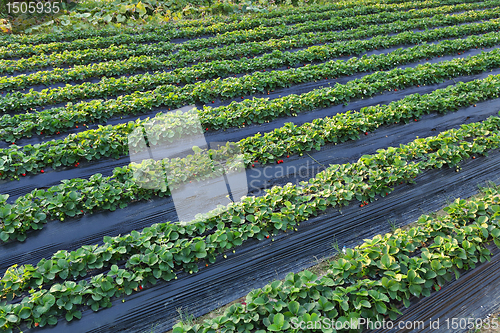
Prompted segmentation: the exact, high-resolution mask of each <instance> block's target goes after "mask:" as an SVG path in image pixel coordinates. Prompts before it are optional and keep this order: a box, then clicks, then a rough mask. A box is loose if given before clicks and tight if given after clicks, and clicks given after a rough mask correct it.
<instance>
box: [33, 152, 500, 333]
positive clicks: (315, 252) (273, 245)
mask: <svg viewBox="0 0 500 333" xmlns="http://www.w3.org/2000/svg"><path fill="white" fill-rule="evenodd" d="M499 167H500V152H498V151H494V152H491V153H490V155H489V156H488V157H478V158H476V159H474V160H472V159H471V160H468V161H466V162H464V163H463V164H462V171H460V172H458V173H457V172H455V169H449V168H443V169H436V170H430V171H428V172H426V173H424V174H422V175H421V176H419V177H417V179H416V181H417V184H414V185H406V184H405V185H401V186H398V187H397V188H396V189H395V191H394V192H392V193H391V194H390V195H389V196H388V197H385V198H383V199H379V200H377V201H375V202H373V203H371V204H369V205H368V206H366V207H364V208H360V207H359V206H358V205H356V204H352V205H349V206H348V207H344V208H343V209H342V211H341V212H339V211H338V210H336V209H329V210H327V211H326V212H325V213H324V214H322V215H320V216H317V217H315V218H312V219H310V220H308V221H306V222H303V223H301V225H300V226H299V231H297V232H292V233H290V232H289V233H282V234H280V235H278V236H275V237H274V242H273V241H271V239H267V240H263V241H260V242H259V241H254V240H250V241H247V242H245V243H244V244H243V246H241V247H239V248H237V249H236V253H235V254H233V253H229V254H228V256H227V259H222V258H219V260H218V261H217V262H216V263H215V264H213V265H210V266H209V267H208V268H202V269H201V270H200V272H199V273H197V274H193V275H189V274H180V275H179V279H178V280H174V281H171V282H159V283H158V284H157V285H155V286H148V287H147V288H145V289H144V290H143V291H141V292H138V293H134V294H133V295H131V296H129V297H127V298H126V302H125V303H122V301H121V299H116V300H115V301H114V302H113V305H114V306H113V307H111V308H109V309H104V310H101V311H99V312H97V313H93V312H92V311H91V310H85V311H84V313H83V317H82V319H81V320H78V321H72V322H70V323H67V322H66V321H64V320H61V322H60V323H59V324H58V325H57V326H55V327H48V328H43V329H37V332H45V331H46V332H50V333H52V332H69V331H71V332H73V333H77V332H95V333H98V332H99V333H100V332H134V333H135V332H144V331H148V332H164V331H166V330H168V329H169V328H171V327H172V325H173V324H174V323H175V321H176V318H177V311H176V310H177V309H179V308H180V307H182V308H183V309H187V310H188V311H189V313H190V314H194V315H195V316H200V315H203V314H205V313H207V312H209V311H211V310H214V309H215V308H217V307H218V306H220V305H222V304H227V303H229V302H231V301H233V300H236V299H238V298H240V297H242V296H244V295H246V294H247V293H248V292H249V291H251V290H252V289H255V288H259V287H262V286H263V285H265V284H266V283H268V282H270V281H271V280H274V279H277V278H283V277H284V276H285V275H286V274H287V273H288V272H291V271H292V272H298V271H300V270H303V269H306V268H308V267H310V266H312V265H314V264H315V263H316V261H315V259H314V258H318V259H319V258H322V257H326V256H330V255H332V254H333V253H334V250H333V248H332V243H333V241H334V239H335V240H336V241H337V242H338V244H339V246H341V247H342V246H344V245H345V246H347V247H352V246H355V245H356V244H359V243H361V242H362V240H363V239H366V238H371V237H373V236H374V235H376V234H382V233H386V232H390V230H391V224H396V225H404V224H407V223H410V222H413V221H415V220H416V219H417V218H418V217H419V216H420V215H421V214H422V213H427V212H431V211H436V210H438V209H440V208H442V207H443V206H444V205H446V203H447V202H448V200H452V199H454V198H456V197H469V196H471V195H474V194H476V193H477V185H478V184H481V185H484V184H485V182H486V181H489V180H492V181H495V182H496V183H497V184H500V178H499V177H498V176H499V175H498V168H499ZM389 221H390V223H389Z"/></svg>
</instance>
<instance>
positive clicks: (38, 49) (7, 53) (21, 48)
mask: <svg viewBox="0 0 500 333" xmlns="http://www.w3.org/2000/svg"><path fill="white" fill-rule="evenodd" d="M469 2H473V0H469ZM462 3H463V1H462V2H460V1H457V0H448V1H445V2H443V1H437V0H429V1H425V2H424V3H415V2H414V1H410V2H404V3H401V4H388V5H384V4H382V5H368V6H359V7H355V8H349V9H344V10H340V11H339V10H336V9H332V10H331V11H325V12H321V13H313V14H307V15H295V16H293V15H292V16H286V17H277V18H273V19H270V20H269V19H268V20H265V19H262V18H258V19H253V20H248V21H244V22H245V24H246V25H247V26H246V27H245V28H239V29H236V30H237V31H236V32H233V33H237V34H239V33H240V32H239V31H240V30H243V29H245V30H246V29H252V28H257V27H272V26H275V25H281V24H290V23H298V22H301V23H303V22H308V21H316V20H324V19H329V20H331V19H333V18H334V17H335V18H337V20H340V21H341V20H343V18H344V17H351V16H358V15H366V14H374V13H382V12H393V11H395V12H397V11H401V10H403V11H404V10H408V9H413V8H422V6H425V8H432V7H441V6H443V5H451V4H462ZM239 25H241V23H239ZM170 33H171V32H170V31H166V30H161V31H158V32H150V33H145V34H138V35H127V34H120V35H116V36H113V37H105V38H99V37H97V38H89V39H83V40H77V41H73V42H70V43H64V42H60V43H50V44H39V45H11V46H8V47H3V48H0V59H9V58H19V57H27V56H33V55H47V54H49V53H52V52H62V51H81V50H88V49H96V48H107V47H110V46H113V45H115V46H116V45H120V46H122V49H123V50H128V51H129V53H128V54H129V55H140V54H141V53H138V52H137V51H136V50H135V49H136V45H135V43H142V42H168V41H169V40H170V39H171V35H170ZM226 43H227V41H226V34H222V35H219V36H217V37H216V39H214V40H212V41H209V42H207V40H206V39H197V40H192V41H190V42H189V43H188V45H189V46H187V47H184V46H183V45H184V43H183V44H179V45H180V49H188V50H195V49H199V48H203V47H213V46H220V45H221V44H226ZM131 45H134V47H131ZM175 45H176V43H167V45H166V46H167V48H166V49H165V48H159V49H156V50H155V49H154V48H152V49H151V48H146V50H150V51H149V52H148V51H146V52H147V53H142V54H152V53H158V54H160V53H161V52H165V51H171V50H173V49H177V48H176V47H175ZM162 49H163V50H164V51H161V50H162ZM71 54H72V55H73V54H75V53H71ZM76 54H78V52H76ZM58 56H59V57H60V56H61V55H58ZM122 57H127V53H124V54H123V55H122ZM91 59H93V60H97V59H96V58H95V57H93V58H91ZM108 59H110V58H108Z"/></svg>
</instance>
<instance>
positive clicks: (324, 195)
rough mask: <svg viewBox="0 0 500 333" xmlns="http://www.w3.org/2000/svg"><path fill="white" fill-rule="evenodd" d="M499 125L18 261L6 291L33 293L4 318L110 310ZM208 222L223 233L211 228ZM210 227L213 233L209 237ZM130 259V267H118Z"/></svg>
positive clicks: (438, 161)
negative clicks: (196, 214) (188, 219)
mask: <svg viewBox="0 0 500 333" xmlns="http://www.w3.org/2000/svg"><path fill="white" fill-rule="evenodd" d="M499 129H500V118H498V117H491V118H489V119H487V120H485V121H484V122H481V123H473V124H468V125H463V126H461V127H460V128H459V129H454V130H450V131H446V132H443V133H441V134H440V135H438V136H437V137H429V138H425V139H417V140H415V141H413V142H411V143H409V144H408V145H401V146H400V147H399V148H389V149H387V150H379V152H378V153H377V154H375V155H364V156H363V157H362V158H361V159H360V160H359V161H358V162H356V163H353V164H344V165H332V166H330V167H329V168H327V169H326V170H325V171H323V172H321V173H319V174H318V175H317V176H316V177H315V178H313V179H311V180H310V181H309V183H305V182H303V183H301V186H300V187H299V186H294V185H291V184H288V185H286V186H284V187H274V188H273V189H271V190H270V191H268V192H267V193H266V195H265V196H262V197H247V198H243V199H242V201H241V202H240V203H233V204H230V205H229V206H228V207H227V208H226V209H222V208H221V209H219V212H218V214H216V215H214V216H212V217H210V218H208V219H203V218H200V219H199V220H195V221H193V223H191V224H188V225H187V226H184V225H181V224H162V225H154V226H153V227H151V228H146V229H145V231H146V235H141V234H140V233H138V232H135V231H134V232H132V233H131V234H130V235H127V236H119V237H115V238H111V237H107V238H106V239H105V244H104V245H102V246H86V247H82V248H80V249H79V250H77V251H73V252H71V253H68V252H67V251H59V252H57V253H56V254H54V256H53V258H52V259H49V260H46V259H42V260H41V261H40V262H39V263H38V265H37V266H36V267H33V266H32V265H24V266H21V267H19V268H17V267H15V266H14V267H12V269H9V271H8V272H6V274H5V275H4V278H3V279H2V280H1V283H2V294H3V295H4V297H7V300H11V299H13V298H14V297H16V296H19V295H20V294H22V293H23V291H26V290H27V291H29V296H26V297H24V298H23V300H22V301H21V302H19V303H15V304H4V305H2V306H1V307H0V309H1V310H0V313H1V314H0V316H3V317H4V318H5V319H4V322H5V323H4V325H8V326H7V328H8V327H12V325H13V324H14V323H18V322H20V321H21V320H23V321H25V322H26V323H27V324H28V325H31V324H33V323H34V322H37V323H40V326H44V325H45V324H46V323H49V324H52V325H53V324H55V323H57V317H58V316H62V315H65V316H66V319H67V320H71V319H73V317H75V315H76V317H77V318H78V317H79V315H80V314H79V310H78V308H79V306H80V305H83V304H86V305H87V306H89V307H91V308H92V309H93V310H94V311H97V310H99V309H100V308H103V307H109V306H111V298H112V297H118V296H120V295H124V294H127V295H128V294H130V293H132V292H133V290H134V289H136V288H138V287H139V289H142V288H143V286H144V285H145V284H146V283H156V282H157V280H158V279H160V278H161V279H163V280H166V281H169V280H172V279H175V276H176V275H175V271H176V270H177V269H184V270H186V271H188V272H190V273H194V272H196V271H197V270H198V264H197V262H198V261H199V260H200V259H203V260H205V261H206V262H211V263H212V262H214V261H215V260H216V256H217V254H218V253H223V252H224V251H227V250H230V249H232V248H233V247H235V246H239V245H241V244H242V242H243V241H244V240H246V239H249V238H257V239H263V238H265V237H266V235H269V234H274V233H277V232H280V231H284V230H294V229H295V226H296V224H297V223H299V222H301V221H304V220H306V219H308V218H309V217H310V216H313V215H316V214H317V213H318V211H319V210H325V209H326V208H327V207H328V206H333V207H335V206H341V205H346V204H349V202H350V201H352V200H353V199H354V198H356V199H358V200H361V201H366V200H368V201H372V200H374V198H375V196H376V195H378V194H382V195H383V194H385V193H386V192H387V191H390V186H393V185H395V184H398V183H401V182H403V181H410V182H411V181H412V180H413V178H414V177H416V176H417V175H418V174H420V173H422V172H424V171H425V170H427V169H430V168H440V167H442V166H443V165H452V166H454V165H457V164H458V163H459V162H460V161H461V160H463V159H465V158H469V157H470V156H471V155H472V154H484V153H486V152H487V151H489V150H491V149H498V148H499V147H500V135H499V133H500V132H499ZM430 151H432V152H430ZM416 160H418V161H416ZM162 226H163V227H162ZM209 226H211V227H212V228H217V230H210V229H209ZM159 229H163V230H162V232H159ZM188 230H190V231H191V234H192V235H194V234H197V233H198V235H200V234H201V235H203V236H194V237H192V238H190V239H185V238H181V237H182V236H181V232H182V231H183V232H184V233H187V231H188ZM207 231H210V233H208V234H205V235H204V233H206V232H207ZM141 236H144V237H145V238H146V240H145V239H142V238H141ZM486 254H487V253H486ZM123 261H126V264H125V268H119V266H118V264H121V263H122V262H123ZM207 265H208V263H207ZM105 268H107V269H109V268H111V269H110V270H109V272H108V273H107V274H105V273H100V274H97V275H94V276H92V277H91V278H90V281H88V280H80V281H79V282H78V284H77V283H76V282H73V281H64V280H65V278H64V277H69V276H70V275H73V277H77V276H80V277H83V276H86V275H88V274H89V273H91V272H92V270H95V269H97V270H100V269H105ZM61 276H62V277H61ZM60 279H62V280H63V281H61V280H60ZM53 282H56V283H54V284H52V285H51V286H50V288H48V289H43V288H42V289H41V290H38V291H36V290H35V288H38V287H39V286H44V285H46V284H47V283H53ZM59 282H61V283H59ZM26 308H27V309H26ZM21 313H22V315H21ZM8 316H13V317H11V318H12V319H13V320H11V321H10V320H8V319H7V317H8Z"/></svg>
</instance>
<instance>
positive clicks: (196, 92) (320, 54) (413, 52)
mask: <svg viewBox="0 0 500 333" xmlns="http://www.w3.org/2000/svg"><path fill="white" fill-rule="evenodd" d="M499 28H500V21H494V22H489V23H484V24H482V25H481V26H475V25H471V26H468V25H467V26H463V27H460V28H455V29H454V28H442V29H436V30H431V31H428V32H422V33H414V32H406V33H401V34H398V35H396V36H392V37H387V36H380V37H374V38H372V39H370V40H367V41H351V42H339V43H334V44H331V45H325V46H313V47H311V48H309V49H306V50H303V51H298V52H293V53H290V52H280V51H275V52H273V53H271V54H268V55H265V56H263V57H260V58H257V59H250V60H235V61H227V62H219V63H210V64H201V65H197V66H193V67H191V68H189V69H187V70H176V71H174V72H169V73H161V74H160V73H158V74H154V75H150V74H145V75H141V76H135V77H132V78H126V77H124V78H120V79H114V78H110V79H103V80H102V81H100V82H99V83H84V84H81V85H75V86H71V85H67V86H66V87H61V88H55V89H45V90H43V91H41V92H38V91H33V90H31V91H30V92H29V93H21V92H15V93H12V94H7V95H6V96H5V97H4V98H3V99H2V100H0V110H4V111H6V112H13V111H20V110H26V109H31V108H33V107H36V106H43V105H49V104H56V103H61V102H66V101H74V100H78V99H84V98H99V97H108V96H116V95H119V94H123V93H130V92H134V93H133V94H132V95H121V96H120V98H122V99H124V100H128V101H129V102H128V104H129V105H134V104H135V103H136V101H134V97H135V96H134V95H135V94H137V91H139V90H146V89H148V88H153V87H156V89H155V90H153V91H152V94H154V95H160V96H161V95H164V94H162V93H161V91H166V92H168V94H171V93H174V94H175V95H176V99H175V103H176V104H171V102H169V101H168V99H166V100H165V99H164V98H162V97H163V96H161V97H160V96H159V98H157V99H153V103H154V104H155V105H157V106H165V107H173V106H174V105H179V104H180V105H182V104H193V103H199V102H205V103H206V102H208V101H210V100H212V99H216V98H219V99H230V98H234V97H238V96H245V95H248V94H252V93H254V92H259V93H262V92H265V91H269V90H274V89H276V88H284V87H290V86H291V85H293V84H299V83H304V82H312V81H317V80H322V79H325V78H327V77H337V76H342V75H352V74H354V73H360V72H361V73H362V72H371V71H377V70H386V69H391V68H394V67H395V66H397V65H403V64H408V63H411V62H414V61H417V60H421V59H426V58H430V57H436V56H444V55H447V54H456V53H457V52H458V53H460V52H463V51H465V50H469V49H472V48H476V47H491V46H494V45H497V44H499V37H500V33H498V32H496V30H497V29H499ZM457 30H460V31H457ZM484 30H487V31H488V30H494V32H491V33H487V34H485V35H480V36H470V37H468V38H466V39H456V40H445V41H442V42H440V43H438V44H435V45H428V44H424V45H417V46H415V47H412V48H408V49H400V50H397V51H395V52H391V53H388V54H384V55H373V56H370V57H363V58H361V59H357V58H352V59H351V60H348V61H333V60H331V61H329V62H326V63H324V64H318V65H313V66H308V67H302V68H298V69H291V70H284V71H271V72H270V71H268V72H266V73H263V74H261V73H258V74H251V75H245V76H243V77H240V78H227V79H225V80H223V81H219V80H218V79H215V80H213V81H208V80H207V81H205V82H199V81H198V82H197V80H199V79H203V78H206V77H213V76H217V73H218V75H220V76H224V75H226V76H227V75H230V74H232V73H241V72H243V73H244V72H250V71H257V70H262V71H264V72H265V71H266V68H270V67H271V68H279V67H282V66H287V65H288V66H289V67H290V65H292V66H293V65H294V64H297V63H301V62H306V61H307V62H312V61H322V60H328V59H332V58H336V57H338V56H339V55H341V54H346V53H351V54H361V53H364V52H366V51H367V50H373V49H377V48H379V47H390V46H394V45H401V44H403V45H404V44H407V43H410V42H411V43H416V44H418V43H420V42H426V41H434V40H439V39H441V38H446V37H450V36H454V35H456V34H457V33H458V34H463V33H464V32H468V33H470V32H483V31H484ZM286 78H288V79H286ZM185 82H195V83H194V84H193V83H187V84H186V85H185V86H184V87H182V88H177V87H173V85H175V84H179V83H185ZM169 85H170V87H169ZM208 87H210V89H208ZM207 90H211V91H212V92H211V95H210V96H207V95H206V94H205V92H206V91H207ZM145 94H148V92H146V93H145ZM150 94H151V93H150ZM190 95H191V96H190ZM142 96H144V97H145V98H151V96H147V95H142ZM139 98H140V97H139ZM131 99H132V100H131ZM162 100H163V101H162ZM114 103H115V102H114V101H105V102H103V101H100V100H96V101H89V102H82V103H80V104H76V105H75V106H73V104H70V105H69V107H61V108H54V109H51V110H47V111H41V112H35V113H28V114H18V115H14V116H10V115H4V116H3V117H2V118H1V119H0V128H1V129H5V131H6V132H0V137H2V136H5V135H6V134H8V132H7V130H8V129H11V133H14V132H18V130H19V129H21V128H22V131H23V134H22V135H23V136H31V135H32V134H33V133H34V131H35V130H36V129H38V132H45V133H46V134H54V133H56V132H59V131H64V130H66V129H68V125H64V124H62V123H61V124H59V126H57V125H58V124H57V123H56V122H55V121H54V116H56V115H60V114H61V113H63V114H66V115H71V113H70V112H69V111H70V110H71V109H73V110H74V112H76V114H77V115H78V118H79V119H78V121H80V122H84V123H91V122H94V121H96V120H97V121H106V120H107V119H106V118H104V119H103V117H102V116H103V115H104V116H105V117H111V116H112V114H111V113H107V114H103V113H101V112H95V110H92V108H89V105H95V104H100V105H101V107H105V106H106V105H109V104H114ZM84 110H88V111H87V115H88V116H87V117H82V116H83V114H82V112H81V111H84ZM76 114H75V115H76ZM44 120H45V121H44ZM66 122H67V123H68V124H70V123H73V121H71V119H68V120H66ZM21 123H22V124H23V125H22V126H21V127H19V125H20V124H21ZM48 124H50V125H49V126H47V125H48ZM17 137H21V136H19V134H18V136H17ZM8 139H10V141H13V140H15V139H16V136H14V135H12V136H9V138H8ZM8 139H7V140H8Z"/></svg>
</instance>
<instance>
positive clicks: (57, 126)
mask: <svg viewBox="0 0 500 333" xmlns="http://www.w3.org/2000/svg"><path fill="white" fill-rule="evenodd" d="M499 35H500V34H499V33H491V34H487V35H485V36H482V37H476V36H471V37H469V38H467V39H465V40H453V41H445V42H442V43H440V44H436V45H422V46H416V47H414V48H410V49H405V50H399V51H395V52H393V53H389V54H387V55H374V56H371V57H363V58H361V59H359V60H358V59H355V58H352V59H351V60H349V61H336V62H329V63H325V64H320V65H314V66H308V67H303V68H298V69H294V70H293V71H292V72H291V73H293V76H292V75H287V74H288V73H289V72H281V71H279V72H271V73H267V74H266V73H255V74H253V75H252V76H248V77H247V78H248V80H246V81H245V80H243V79H242V78H239V79H236V78H234V79H233V78H229V79H226V80H224V81H212V82H205V83H197V84H195V85H186V86H184V87H183V88H176V87H174V86H165V87H159V88H157V89H156V90H154V91H153V93H152V94H150V96H147V94H144V93H137V92H136V93H134V94H133V95H129V96H120V97H119V98H117V99H116V100H108V101H105V102H101V101H99V100H95V101H90V102H82V103H79V104H76V105H73V104H71V103H70V104H68V105H67V106H66V107H65V108H54V109H51V110H47V111H42V112H36V113H27V114H19V115H15V116H10V115H4V116H3V117H2V118H0V138H2V139H3V140H5V141H9V142H13V141H15V140H16V138H20V137H26V136H28V137H29V136H31V135H32V134H33V133H41V134H43V132H45V133H46V134H54V133H57V132H59V131H64V130H65V129H68V128H71V127H73V126H78V125H76V124H81V123H84V124H85V123H86V122H93V121H106V120H107V119H109V118H110V117H112V116H113V115H120V114H132V113H141V112H146V111H150V110H151V109H152V108H153V107H159V106H168V107H173V108H175V107H179V106H182V105H186V104H192V103H194V102H197V101H200V99H202V100H205V99H206V98H207V94H208V93H209V92H208V91H210V94H216V93H218V92H221V93H223V94H225V96H228V97H230V96H231V95H233V96H238V95H244V94H250V93H252V92H253V91H254V90H255V89H256V88H257V89H259V90H260V91H265V90H272V89H274V88H275V87H280V86H281V87H283V86H289V85H291V84H293V83H298V82H303V81H304V80H307V81H312V80H321V79H323V78H326V77H333V76H337V75H349V74H353V73H355V72H356V71H361V72H362V71H370V70H380V69H387V68H392V67H393V66H394V64H405V63H408V62H411V61H415V60H417V59H421V58H426V57H430V56H436V55H438V56H439V55H443V54H447V53H454V52H457V51H461V50H463V49H468V48H470V47H473V46H477V45H479V46H491V45H495V44H498V38H499ZM497 57H498V51H497V50H493V51H491V52H488V53H482V54H481V55H478V56H475V57H471V58H467V60H464V59H456V60H454V61H452V62H442V63H439V64H435V65H430V64H428V65H424V66H422V65H420V66H417V67H416V68H414V69H411V68H408V69H405V71H404V72H401V70H399V69H395V70H392V71H390V72H387V73H374V74H370V75H367V76H365V77H363V78H362V79H357V80H353V81H350V82H348V83H346V84H344V85H339V84H336V85H335V86H334V87H332V88H326V89H316V90H313V91H312V92H310V93H306V94H303V95H300V96H298V95H289V96H286V97H283V98H279V99H275V100H271V101H269V100H266V99H254V100H253V101H246V102H245V101H243V102H242V103H236V102H233V103H231V104H230V105H229V106H226V107H220V108H215V109H210V108H205V109H204V110H203V111H200V117H201V119H202V124H203V125H204V127H206V128H212V129H220V128H227V127H232V126H243V125H245V124H247V125H248V124H251V123H259V122H260V123H262V122H264V121H268V120H272V119H275V118H277V117H279V116H283V115H292V114H296V113H297V112H298V111H300V110H301V108H303V107H304V106H303V105H302V103H303V101H302V99H303V97H302V96H309V95H311V94H312V95H323V96H322V97H321V99H322V100H323V102H322V103H319V105H318V102H319V101H316V102H315V104H310V103H308V106H309V109H313V108H316V107H319V106H323V107H324V106H326V105H332V104H340V103H346V102H348V101H349V100H351V99H353V98H360V97H369V96H372V95H374V94H376V93H379V92H382V91H384V90H385V89H383V88H384V86H383V84H382V85H380V84H377V81H376V80H374V79H375V78H377V79H380V80H382V81H381V82H384V84H385V82H391V81H392V80H394V78H395V77H397V76H401V75H402V76H404V75H406V74H405V73H408V74H407V76H410V75H412V74H410V73H415V71H416V72H421V71H423V73H425V70H427V71H429V70H431V71H432V70H434V68H446V67H447V66H448V65H447V64H452V63H454V62H460V63H462V62H466V63H468V62H471V61H473V60H474V59H484V58H497ZM480 61H486V60H480ZM495 63H496V62H495ZM474 66H476V65H473V66H472V67H470V66H467V65H466V66H465V67H464V68H462V69H460V70H458V71H456V70H455V69H453V68H448V69H443V70H441V71H442V72H443V75H444V76H443V77H442V78H440V79H439V80H443V79H444V78H449V77H450V75H451V77H456V76H459V75H466V74H470V73H471V72H469V71H468V70H469V68H474ZM492 66H493V65H491V64H490V65H488V68H489V69H491V68H494V67H492ZM431 68H432V69H431ZM477 70H478V69H474V70H473V71H477ZM483 70H484V69H482V68H480V69H479V71H483ZM445 73H447V74H445ZM460 73H461V74H460ZM250 78H251V79H250ZM391 78H392V79H391ZM437 79H438V77H437V76H429V77H427V78H425V79H423V80H416V78H414V79H412V81H408V82H406V83H405V84H404V85H396V86H393V84H391V87H387V88H389V89H390V88H393V89H394V88H404V87H408V86H409V82H412V83H414V84H416V85H420V84H429V83H437V82H440V81H439V80H437ZM249 82H250V83H249ZM362 83H365V84H369V85H370V87H371V88H370V89H367V88H366V87H365V86H364V85H363V84H362ZM217 84H218V85H219V86H218V87H217V86H216V85H217ZM231 90H232V91H231ZM327 92H330V93H329V94H327V95H328V96H324V95H325V93H327ZM190 95H191V96H190ZM210 98H214V99H215V97H214V96H210ZM332 98H333V99H332ZM307 99H309V98H307V97H306V98H305V100H307ZM325 102H326V104H325ZM249 103H250V104H252V107H254V108H249V107H248V104H249ZM294 103H295V104H294ZM277 105H281V106H279V109H280V110H281V111H280V112H279V113H277V112H276V111H277ZM294 105H296V106H295V109H297V110H295V111H294ZM256 106H259V107H256ZM284 107H286V108H285V109H284ZM121 127H123V125H117V126H115V127H114V128H116V129H119V128H121ZM130 128H132V127H130ZM112 130H113V128H111V127H104V128H101V129H100V130H99V131H105V132H108V133H111V132H110V131H112ZM115 132H116V131H115ZM126 134H128V133H126ZM81 137H85V134H78V135H77V136H75V137H73V138H72V139H71V140H70V141H72V142H75V140H76V141H79V140H81V139H80V138H81ZM120 142H122V144H124V141H123V140H122V141H120ZM51 145H54V143H45V144H42V146H40V147H44V146H51ZM40 149H42V148H40ZM16 150H17V149H14V148H12V149H11V151H16ZM4 152H6V150H4ZM121 152H122V151H121V150H120V153H121ZM90 159H94V158H93V157H90ZM25 162H26V161H25ZM69 163H72V162H69ZM4 165H5V164H4ZM63 165H68V164H63ZM0 167H1V166H0ZM8 169H9V167H4V168H3V170H2V169H1V168H0V172H1V171H7V170H8ZM26 170H27V171H29V170H28V169H26ZM26 170H20V172H19V173H18V174H23V173H25V172H24V171H26Z"/></svg>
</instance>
